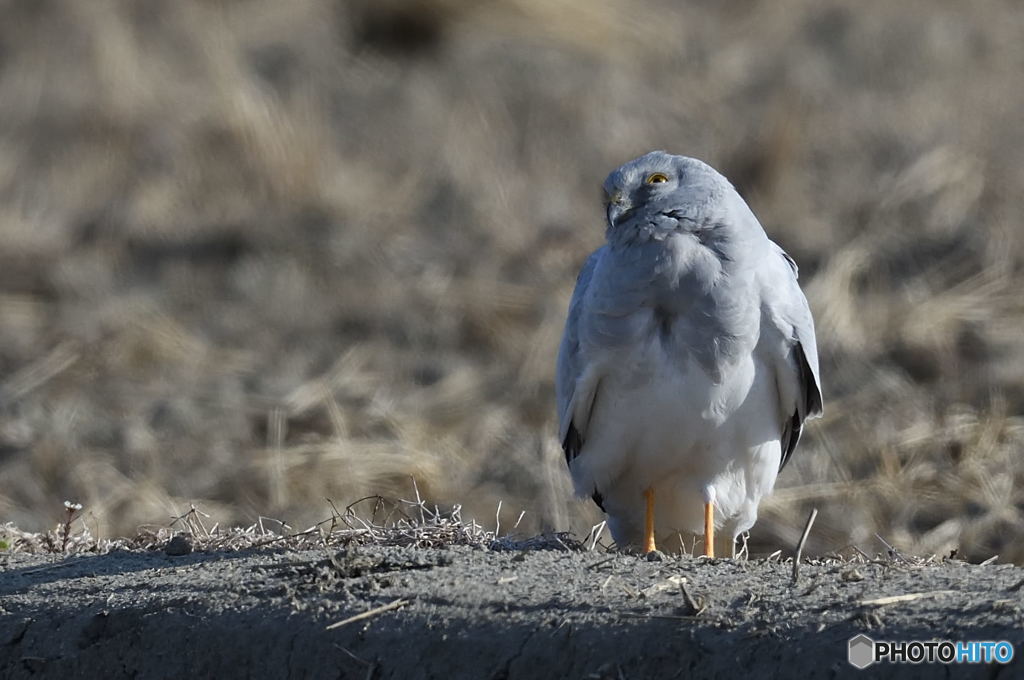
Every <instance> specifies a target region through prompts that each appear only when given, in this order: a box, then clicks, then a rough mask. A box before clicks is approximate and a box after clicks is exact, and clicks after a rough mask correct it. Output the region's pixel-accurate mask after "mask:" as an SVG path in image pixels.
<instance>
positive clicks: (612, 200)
mask: <svg viewBox="0 0 1024 680" xmlns="http://www.w3.org/2000/svg"><path fill="white" fill-rule="evenodd" d="M632 210H633V204H632V203H631V202H630V200H629V197H627V196H626V195H625V194H624V193H623V192H621V191H616V192H615V193H613V194H612V195H610V196H609V197H608V204H607V206H606V211H607V212H606V214H607V216H608V224H609V225H610V226H613V227H614V226H618V224H619V222H620V221H622V220H623V218H625V217H627V216H628V215H629V213H630V212H631V211H632Z"/></svg>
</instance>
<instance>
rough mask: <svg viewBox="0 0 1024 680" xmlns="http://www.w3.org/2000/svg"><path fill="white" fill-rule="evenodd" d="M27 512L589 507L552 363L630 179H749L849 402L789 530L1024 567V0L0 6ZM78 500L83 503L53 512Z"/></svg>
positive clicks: (8, 460)
mask: <svg viewBox="0 0 1024 680" xmlns="http://www.w3.org/2000/svg"><path fill="white" fill-rule="evenodd" d="M0 11H2V13H3V17H4V21H2V22H0V237H2V239H0V244H2V246H0V518H2V519H3V520H5V521H11V522H14V523H15V524H17V525H18V526H20V527H22V528H23V529H25V530H27V531H33V532H34V531H42V530H43V529H44V528H45V527H49V526H52V525H53V524H54V523H56V522H59V521H60V520H61V517H60V513H59V508H60V505H59V504H60V502H61V501H62V500H63V499H65V498H73V499H75V500H78V501H80V502H82V503H83V505H85V511H84V512H85V514H84V517H83V521H85V523H86V524H87V525H88V526H89V527H91V531H92V532H93V535H94V536H103V537H109V536H116V535H135V533H136V529H137V527H138V526H140V525H146V524H151V523H164V522H166V521H169V519H168V518H171V517H177V516H180V515H182V514H183V513H184V512H186V511H187V510H188V508H189V507H191V504H195V506H197V507H199V508H201V509H202V510H203V511H204V512H206V513H209V515H210V516H211V522H213V523H218V524H220V525H221V526H231V525H242V526H246V525H249V524H251V523H252V522H253V518H255V517H258V516H259V515H272V516H275V517H281V518H284V520H285V521H286V523H287V524H289V525H291V526H309V525H311V524H312V523H313V522H315V521H317V520H318V519H319V515H320V514H321V513H322V509H323V502H322V500H321V499H323V498H325V497H329V498H334V499H338V500H339V502H341V503H349V502H351V501H353V500H355V499H357V498H361V497H364V496H369V495H376V494H381V495H385V496H391V497H400V496H402V495H403V494H405V493H407V490H408V478H409V476H410V475H412V476H414V477H415V478H416V479H417V481H418V483H419V488H420V491H421V492H422V493H423V496H424V497H425V498H430V499H431V500H433V501H436V502H438V503H439V504H442V507H445V508H448V509H450V508H451V507H452V506H453V505H454V504H455V503H464V507H463V513H464V514H465V516H466V517H467V518H468V519H472V518H476V520H477V521H478V522H481V523H488V524H489V523H490V522H491V521H493V520H492V518H493V515H494V508H495V505H496V503H497V501H498V500H499V499H501V500H503V506H502V507H503V508H504V509H505V510H504V512H503V513H502V517H501V522H502V524H503V525H505V526H508V525H510V524H511V523H512V522H514V521H515V519H516V517H517V516H518V514H519V512H520V511H521V510H523V509H525V510H526V511H527V513H526V515H525V517H524V518H523V523H522V525H521V527H522V529H523V531H525V532H531V531H534V532H535V531H540V530H544V529H556V530H563V529H569V528H572V529H574V530H575V531H576V532H577V534H579V535H585V533H586V530H587V529H588V528H589V527H590V526H592V525H593V524H595V523H596V521H597V520H598V517H597V515H596V513H595V512H594V510H593V509H592V508H590V507H589V506H588V505H586V504H585V503H582V502H576V501H571V500H568V488H569V487H568V482H567V479H566V475H565V473H564V470H563V469H562V466H563V463H562V462H561V460H560V452H559V451H558V447H557V444H556V443H555V442H554V440H553V436H552V432H553V431H554V425H553V413H552V411H553V407H552V397H551V393H552V364H553V360H554V353H555V348H556V344H557V341H558V337H559V334H560V332H561V323H562V320H563V318H564V311H565V305H566V302H567V298H568V295H569V292H570V290H571V287H572V285H573V282H574V275H575V272H576V269H577V267H578V266H579V264H580V263H581V262H582V260H583V258H584V257H585V255H586V253H587V252H589V250H590V249H591V248H593V247H595V246H596V245H598V244H599V243H600V241H601V239H602V229H601V214H600V206H599V202H598V200H597V189H596V187H597V186H598V185H599V183H600V181H601V180H602V179H603V176H604V174H605V173H606V172H607V171H608V170H609V169H611V168H612V167H614V166H616V165H618V164H619V163H621V162H622V161H624V160H626V159H628V158H630V157H632V156H634V155H637V154H638V153H641V152H643V151H647V150H649V149H651V148H666V149H670V150H674V151H678V152H683V153H688V154H690V155H695V156H698V157H702V158H705V159H706V160H708V161H709V162H711V163H712V164H713V165H715V166H717V167H719V168H720V169H722V170H723V171H724V172H725V173H726V174H727V175H729V176H730V177H731V178H733V179H734V181H735V182H736V183H737V185H738V186H739V188H740V189H741V191H742V192H743V193H744V194H745V195H746V196H747V198H748V199H749V200H750V202H751V203H752V205H753V207H754V209H755V212H757V214H758V215H759V216H760V217H761V219H762V222H763V223H764V224H765V226H766V228H767V229H768V230H769V232H770V233H771V234H772V235H773V236H774V237H775V238H776V240H778V241H779V242H780V243H782V244H783V245H784V246H785V247H786V248H787V249H788V250H789V251H790V253H791V254H793V255H794V257H795V258H796V259H797V260H798V261H799V262H800V264H801V271H802V280H803V283H804V286H805V288H806V290H807V292H808V296H809V298H810V300H811V303H812V306H813V308H814V311H815V315H816V318H817V320H818V329H819V342H820V345H821V347H822V362H823V374H824V381H825V389H826V400H827V402H826V410H827V417H826V418H825V419H824V420H822V421H819V422H817V423H815V424H814V425H812V426H811V428H810V429H809V431H808V434H807V437H806V439H805V441H804V443H803V444H802V445H801V451H800V453H799V454H798V455H797V456H796V457H795V458H794V462H793V463H792V464H791V465H790V467H788V468H787V470H786V471H785V473H784V474H783V475H782V477H781V479H780V489H779V491H778V493H777V494H776V495H775V497H774V498H773V499H772V500H771V501H770V502H768V503H766V504H765V506H764V511H763V513H762V519H761V521H760V522H759V524H758V525H757V527H756V528H755V531H754V536H753V539H754V547H755V548H759V549H764V548H765V547H769V546H780V545H781V546H792V545H794V544H795V543H796V540H797V537H798V534H799V531H800V529H801V526H802V522H803V519H804V518H805V517H806V515H807V511H808V509H809V508H810V506H812V505H813V506H816V507H818V508H819V510H820V513H821V514H820V515H819V518H818V520H817V522H816V524H815V528H814V531H813V532H812V533H811V536H810V540H809V542H808V546H807V552H808V554H815V553H823V552H827V551H829V550H832V549H837V548H840V547H843V546H846V545H849V544H856V545H858V546H860V547H861V548H862V549H864V550H866V551H868V552H874V551H875V550H877V549H879V543H878V541H877V539H876V538H875V534H876V533H877V534H879V535H881V536H882V537H884V538H885V539H886V540H887V541H889V542H891V543H892V544H894V545H896V546H898V547H899V548H901V549H902V550H904V551H907V552H916V553H921V554H929V553H942V552H945V551H948V550H951V549H952V548H953V547H956V546H959V547H960V549H961V552H962V553H963V554H965V555H967V556H969V557H970V558H972V559H984V558H987V557H989V556H990V555H992V554H996V553H998V554H1000V555H1001V556H1002V559H1004V560H1015V561H1018V562H1024V548H1022V547H1021V546H1022V545H1024V542H1022V540H1021V539H1022V538H1024V530H1022V528H1021V527H1024V522H1022V519H1024V517H1022V509H1024V491H1022V490H1021V489H1024V483H1022V482H1024V479H1022V477H1024V463H1022V462H1021V460H1022V458H1021V456H1020V451H1021V446H1022V445H1024V441H1022V439H1024V429H1022V423H1024V421H1022V420H1021V415H1022V414H1024V389H1022V385H1024V368H1022V367H1024V334H1022V333H1021V332H1020V328H1021V325H1022V322H1024V303H1022V298H1021V296H1020V295H1019V292H1018V291H1019V288H1020V286H1021V283H1022V275H1021V261H1022V252H1024V251H1022V244H1021V239H1020V236H1019V234H1020V233H1021V232H1020V216H1021V215H1024V192H1022V191H1021V187H1024V139H1022V136H1024V129H1022V128H1021V126H1020V120H1019V117H1020V113H1019V112H1020V111H1022V110H1024V91H1022V89H1021V88H1020V87H1019V86H1018V83H1019V76H1020V72H1021V68H1022V64H1024V42H1022V41H1021V40H1020V36H1021V35H1022V30H1021V29H1022V28H1024V24H1022V22H1024V19H1022V15H1021V13H1020V12H1019V11H1018V10H1017V8H1016V7H1015V6H1014V5H1013V3H1009V2H989V3H983V4H982V5H977V6H968V5H964V4H962V3H955V2H952V1H943V2H925V0H911V1H909V2H904V3H897V4H893V3H888V4H886V3H867V4H865V3H858V2H853V0H833V1H831V2H827V3H820V2H811V1H810V0H786V1H785V2H782V3H770V2H763V1H761V2H757V1H754V0H750V1H748V2H739V3H690V4H688V5H687V6H686V7H684V8H680V7H678V6H677V4H676V3H669V2H663V1H656V0H650V1H644V2H635V3H617V2H611V1H610V0H609V1H606V2H599V3H593V2H583V0H572V1H569V2H562V3H546V2H540V1H539V0H504V1H502V2H495V3H484V4H478V3H470V2H465V1H460V0H432V1H431V0H420V1H418V2H412V3H403V2H374V3H370V2H362V1H359V2H356V1H355V0H353V1H351V2H348V1H341V0H339V1H338V2H333V3H328V2H313V1H311V0H310V1H308V2H306V1H302V2H291V3H287V6H285V4H282V3H278V2H274V1H273V0H246V1H244V2H243V1H242V0H226V1H224V2H198V1H195V2H193V1H185V0H182V1H181V2H176V3H173V4H148V5H145V8H142V6H136V5H134V4H132V3H128V2H121V1H118V0H96V1H95V2H89V3H77V2H74V0H63V1H61V0H49V1H48V2H33V3H22V2H15V1H14V0H6V1H2V2H0ZM55 510H56V511H57V512H55Z"/></svg>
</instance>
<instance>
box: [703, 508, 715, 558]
mask: <svg viewBox="0 0 1024 680" xmlns="http://www.w3.org/2000/svg"><path fill="white" fill-rule="evenodd" d="M704 555H705V556H707V557H714V556H715V504H714V503H705V504H704Z"/></svg>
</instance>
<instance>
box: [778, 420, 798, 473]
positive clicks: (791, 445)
mask: <svg viewBox="0 0 1024 680" xmlns="http://www.w3.org/2000/svg"><path fill="white" fill-rule="evenodd" d="M803 429H804V421H803V420H802V419H801V418H800V412H799V411H795V412H794V413H793V415H792V417H790V419H789V423H788V426H787V427H785V428H783V437H782V460H780V461H779V472H782V468H784V467H786V463H788V462H789V459H790V458H791V457H792V456H793V452H794V451H796V445H797V444H798V443H799V442H800V434H801V433H802V432H803Z"/></svg>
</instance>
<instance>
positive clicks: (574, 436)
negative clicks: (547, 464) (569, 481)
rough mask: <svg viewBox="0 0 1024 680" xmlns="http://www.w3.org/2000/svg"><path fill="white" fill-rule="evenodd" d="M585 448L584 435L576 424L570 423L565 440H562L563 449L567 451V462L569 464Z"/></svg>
mask: <svg viewBox="0 0 1024 680" xmlns="http://www.w3.org/2000/svg"><path fill="white" fill-rule="evenodd" d="M582 449H583V437H581V436H580V431H579V430H577V429H576V426H575V425H573V424H572V423H569V431H568V432H566V433H565V440H564V441H563V442H562V450H563V451H565V464H566V465H568V464H569V463H571V462H572V461H573V460H575V458H576V456H578V455H580V451H581V450H582Z"/></svg>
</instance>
